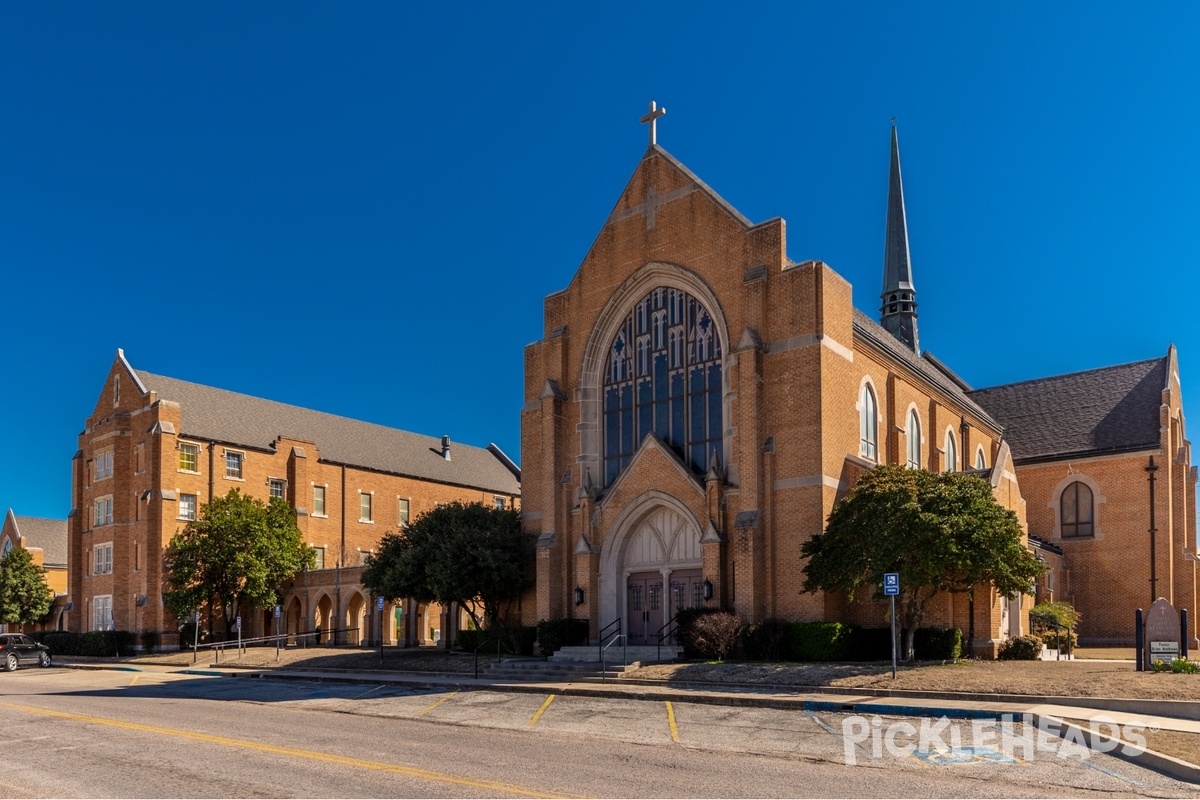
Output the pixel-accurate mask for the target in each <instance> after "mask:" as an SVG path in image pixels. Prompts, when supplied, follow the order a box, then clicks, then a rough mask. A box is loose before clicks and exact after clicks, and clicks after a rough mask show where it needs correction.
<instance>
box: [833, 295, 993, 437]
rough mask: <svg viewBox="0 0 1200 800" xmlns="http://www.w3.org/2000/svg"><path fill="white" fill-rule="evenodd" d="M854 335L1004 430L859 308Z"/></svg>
mask: <svg viewBox="0 0 1200 800" xmlns="http://www.w3.org/2000/svg"><path fill="white" fill-rule="evenodd" d="M854 332H855V334H857V335H859V336H863V337H865V338H867V339H869V340H870V341H872V342H874V343H875V344H876V345H877V346H878V347H880V348H882V349H883V350H884V351H885V352H887V353H889V354H891V355H892V356H893V357H894V358H895V359H896V360H897V361H900V362H902V363H904V364H907V365H908V366H909V367H910V368H911V369H912V370H913V372H915V373H917V374H918V375H920V376H922V377H924V378H925V380H927V381H929V382H930V383H931V384H933V385H934V386H936V387H938V388H939V389H941V390H942V391H943V392H945V393H946V395H947V396H949V397H951V398H953V399H954V400H956V401H958V402H959V403H962V404H963V406H964V407H965V408H968V409H970V410H971V412H972V413H973V414H975V415H976V416H977V417H978V418H979V419H980V420H981V421H983V422H986V423H988V424H990V425H992V426H994V427H995V428H996V429H997V430H999V429H1000V428H1001V422H999V421H997V419H996V418H994V417H993V416H992V415H991V414H989V413H988V409H987V408H986V407H980V405H979V404H978V403H976V402H975V401H974V400H973V399H972V396H971V394H970V393H969V392H964V391H963V389H962V386H961V385H960V384H959V383H957V382H955V381H953V380H951V379H950V378H949V377H948V376H947V375H946V373H944V372H943V371H942V370H940V369H938V368H937V367H936V366H935V365H934V364H931V363H930V362H929V361H927V360H925V359H924V358H922V357H921V356H919V355H917V354H916V353H914V352H913V351H912V350H911V349H909V347H908V346H907V345H906V344H904V342H901V341H900V340H899V339H897V338H896V337H895V336H893V335H892V334H891V333H889V332H888V331H887V330H886V329H885V328H884V327H883V326H882V325H880V324H879V323H878V322H876V321H875V320H873V319H871V318H870V317H868V316H867V315H866V314H864V313H863V312H862V311H859V310H858V309H857V308H856V309H854ZM938 363H940V362H938Z"/></svg>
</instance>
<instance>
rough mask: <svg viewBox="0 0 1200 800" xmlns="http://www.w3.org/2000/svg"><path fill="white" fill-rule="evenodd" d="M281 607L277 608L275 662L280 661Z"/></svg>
mask: <svg viewBox="0 0 1200 800" xmlns="http://www.w3.org/2000/svg"><path fill="white" fill-rule="evenodd" d="M279 611H280V609H279V606H275V660H276V661H278V660H279Z"/></svg>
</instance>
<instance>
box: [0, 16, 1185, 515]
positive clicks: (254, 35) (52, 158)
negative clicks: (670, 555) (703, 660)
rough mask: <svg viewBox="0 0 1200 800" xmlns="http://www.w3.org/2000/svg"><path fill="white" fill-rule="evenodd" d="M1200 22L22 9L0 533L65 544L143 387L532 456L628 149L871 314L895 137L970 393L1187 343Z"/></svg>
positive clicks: (4, 71) (935, 312) (934, 312)
mask: <svg viewBox="0 0 1200 800" xmlns="http://www.w3.org/2000/svg"><path fill="white" fill-rule="evenodd" d="M1197 41H1200V10H1198V7H1197V6H1196V5H1195V4H1183V3H1156V4H1150V5H1142V6H1139V7H1136V8H1133V7H1130V6H1123V5H1118V4H1112V3H1088V4H1082V3H1080V4H1026V3H1016V4H1004V5H1003V6H996V5H994V4H990V5H985V4H978V3H959V2H955V3H932V2H929V3H882V2H879V3H857V4H837V3H819V4H817V3H799V2H796V3H778V4H758V3H742V4H738V5H737V6H736V10H735V7H734V6H733V5H731V4H729V3H697V2H688V3H674V2H661V3H645V2H641V3H637V2H634V3H622V2H605V3H594V4H583V3H546V4H532V3H524V4H500V3H489V4H483V3H460V4H453V5H451V4H441V3H426V4H417V3H370V2H358V3H352V4H351V3H312V2H287V3H283V2H260V3H231V2H206V3H188V4H185V3H157V2H155V3H151V2H141V3H135V2H126V3H82V2H77V3H66V2H64V3H54V4H44V3H6V4H4V5H3V6H0V313H2V315H3V316H2V317H0V319H2V322H3V331H4V346H3V347H2V348H0V381H2V383H0V386H2V387H3V391H0V425H2V427H0V509H3V508H7V507H9V506H11V507H13V508H14V509H15V510H16V511H17V513H18V514H27V515H35V516H52V517H64V516H65V515H66V514H67V512H68V511H69V510H70V459H71V456H72V454H73V453H74V452H75V450H76V447H77V438H76V437H77V436H78V434H79V432H80V430H81V429H82V427H83V422H84V419H85V418H86V416H87V415H88V413H90V411H91V409H92V407H93V405H94V404H95V401H96V397H97V395H98V393H99V391H100V388H101V382H102V380H103V377H104V375H105V374H106V372H107V370H108V368H109V365H110V364H111V362H112V359H113V356H114V354H115V352H116V349H117V348H118V347H122V348H124V349H125V352H126V355H127V356H128V358H129V360H130V361H131V363H132V364H133V365H134V366H135V367H136V368H139V369H144V370H146V371H148V372H154V373H158V374H165V375H170V376H173V377H177V378H182V379H185V380H190V381H195V382H198V383H205V384H209V385H213V386H219V387H222V388H226V389H231V390H235V391H240V392H245V393H248V394H254V395H259V396H262V397H268V398H271V399H275V400H280V401H284V402H288V403H294V404H297V405H302V406H306V407H310V408H316V409H321V410H324V411H329V412H333V413H337V414H342V415H345V416H350V417H355V418H359V419H365V420H370V421H372V422H377V423H381V424H386V425H391V426H395V427H400V428H405V429H408V430H413V431H417V432H420V433H424V434H428V435H431V436H440V435H442V434H449V435H450V436H451V437H452V438H453V439H454V440H456V441H460V442H465V443H469V444H475V445H480V446H482V445H486V444H487V443H488V442H491V441H494V442H496V443H497V444H499V445H500V446H501V447H502V448H503V449H504V450H505V451H507V452H508V453H509V454H510V455H511V456H513V457H514V458H516V459H518V460H519V459H520V439H519V436H520V434H519V409H520V406H521V403H522V398H521V391H522V389H521V387H522V368H523V367H522V348H523V347H524V345H526V344H527V343H529V342H531V341H533V340H535V339H537V338H538V337H539V336H540V335H541V329H542V328H541V325H542V314H541V308H542V298H543V297H544V296H545V295H547V294H549V293H551V292H554V291H558V290H559V289H562V288H563V287H565V286H566V285H567V283H568V282H569V281H570V280H571V277H572V275H573V274H574V272H575V270H576V269H577V267H578V266H579V264H580V262H581V261H582V259H583V257H584V255H585V253H586V252H587V249H588V248H589V247H590V245H591V243H592V240H593V239H594V237H595V235H596V234H597V233H598V231H599V228H600V226H601V224H602V223H603V222H604V219H605V218H606V216H607V215H608V213H609V211H610V210H611V209H612V206H613V204H614V203H615V202H616V200H617V197H618V195H619V193H620V191H621V189H622V187H623V186H624V184H625V182H626V181H627V180H628V178H629V176H630V174H631V173H632V171H633V170H634V168H635V167H636V166H637V163H638V160H639V158H640V157H641V155H642V152H643V151H644V149H645V146H646V131H645V128H644V127H643V126H641V125H639V124H638V117H639V116H641V115H642V114H643V113H645V109H646V105H647V103H648V102H649V101H650V100H651V99H654V100H657V101H658V102H659V104H660V105H663V106H666V108H667V109H668V114H667V116H666V117H665V118H663V119H662V120H661V121H660V123H659V143H660V144H661V145H662V146H663V147H665V148H666V149H667V150H668V151H670V152H671V153H672V154H673V155H675V156H676V157H677V158H679V159H680V160H681V161H683V163H685V164H686V165H688V166H689V167H690V168H691V169H692V170H693V171H694V172H696V173H697V174H698V175H699V176H700V177H701V178H702V179H704V180H705V181H706V182H707V183H708V184H709V185H710V186H712V187H713V189H714V190H716V191H717V192H718V193H720V194H721V195H722V196H723V197H725V199H726V200H728V201H729V202H730V203H732V204H733V205H734V206H735V207H737V208H738V209H739V210H740V211H742V212H743V213H744V214H745V215H746V216H747V217H749V218H750V219H751V220H753V221H755V222H760V221H763V220H766V219H769V218H772V217H776V216H781V217H783V218H784V219H786V220H787V223H788V252H789V255H790V256H791V257H792V258H793V259H796V260H804V259H809V258H819V259H823V260H824V261H826V262H827V263H829V264H830V265H831V266H833V267H834V268H835V269H836V270H838V271H839V272H840V273H841V274H842V275H844V276H845V277H846V278H848V279H849V280H850V281H851V283H852V284H853V285H854V287H855V302H856V305H858V306H859V307H860V308H862V309H864V310H865V311H867V312H869V313H871V314H875V313H876V308H877V303H878V292H879V285H880V281H881V270H882V254H883V230H884V212H885V208H886V191H887V166H888V141H889V138H888V137H889V124H890V123H889V120H890V118H891V117H892V116H893V115H894V116H896V117H897V120H898V125H899V131H900V147H901V156H902V160H903V166H904V180H905V191H906V200H907V205H908V220H909V234H910V241H911V247H912V259H913V269H914V275H915V282H916V286H917V291H918V294H917V299H918V302H919V304H920V309H919V311H920V329H921V342H922V345H923V346H924V347H925V348H926V349H928V350H930V351H932V352H933V353H934V354H936V355H937V356H938V357H939V358H941V359H942V360H944V361H946V362H947V363H948V364H950V365H951V366H952V367H953V368H954V369H956V370H957V371H958V372H959V373H960V374H961V375H962V376H963V377H964V378H965V379H966V380H967V381H969V382H970V383H972V384H973V385H975V386H989V385H994V384H999V383H1006V382H1010V381H1016V380H1023V379H1027V378H1035V377H1041V376H1045V375H1052V374H1057V373H1062V372H1071V371H1076V370H1082V369H1088V368H1092V367H1098V366H1104V365H1109V364H1114V363H1120V362H1123V361H1133V360H1141V359H1146V358H1153V357H1157V356H1161V355H1162V354H1164V353H1165V352H1166V349H1167V346H1168V344H1170V343H1172V342H1174V343H1175V344H1176V345H1177V346H1178V347H1179V354H1180V365H1181V373H1182V378H1183V384H1184V397H1185V400H1186V411H1187V412H1188V416H1189V418H1195V419H1200V416H1195V415H1194V414H1193V413H1192V412H1193V411H1195V410H1196V408H1197V405H1196V404H1197V403H1200V385H1198V384H1197V382H1198V381H1200V333H1198V332H1197V330H1196V326H1195V324H1194V323H1193V314H1192V311H1193V308H1194V307H1195V305H1196V299H1197V297H1198V296H1200V275H1198V272H1200V270H1198V269H1197V264H1198V259H1197V255H1198V254H1200V225H1198V224H1197V223H1198V221H1200V193H1198V192H1197V186H1200V140H1198V139H1197V130H1198V129H1200V125H1198V124H1197V123H1198V119H1197V117H1198V112H1197V108H1198V107H1200V92H1198V91H1197V89H1198V86H1200V68H1198V67H1200V64H1198V61H1200V48H1197V47H1196V46H1195V42H1197Z"/></svg>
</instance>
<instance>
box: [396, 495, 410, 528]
mask: <svg viewBox="0 0 1200 800" xmlns="http://www.w3.org/2000/svg"><path fill="white" fill-rule="evenodd" d="M399 506H400V508H399V510H398V512H397V514H398V516H397V519H398V520H399V521H400V524H401V525H407V524H408V518H409V517H408V515H409V501H408V498H407V497H401V498H400V502H399Z"/></svg>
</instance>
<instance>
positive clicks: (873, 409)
mask: <svg viewBox="0 0 1200 800" xmlns="http://www.w3.org/2000/svg"><path fill="white" fill-rule="evenodd" d="M858 429H859V444H858V453H859V455H861V456H862V457H863V458H869V459H871V460H872V461H878V460H879V407H878V406H877V405H876V404H875V392H873V391H871V387H870V385H869V384H863V387H862V395H861V396H859V398H858Z"/></svg>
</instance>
